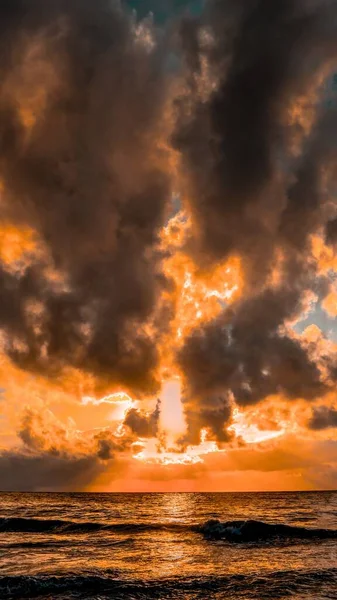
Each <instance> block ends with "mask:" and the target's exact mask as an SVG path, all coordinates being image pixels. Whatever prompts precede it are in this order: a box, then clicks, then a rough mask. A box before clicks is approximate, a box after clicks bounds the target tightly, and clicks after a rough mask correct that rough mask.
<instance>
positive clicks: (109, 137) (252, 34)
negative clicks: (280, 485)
mask: <svg viewBox="0 0 337 600" xmlns="http://www.w3.org/2000/svg"><path fill="white" fill-rule="evenodd" d="M135 4H137V3H134V5H135ZM178 4H179V5H180V2H179V3H177V2H165V3H163V4H161V8H163V9H164V12H165V11H166V9H167V8H169V7H170V6H177V5H178ZM192 4H193V7H196V6H197V4H198V3H192ZM191 6H192V5H191ZM199 9H200V5H199V4H198V11H196V13H195V14H194V16H192V15H191V14H188V13H187V12H186V13H185V14H184V15H182V13H181V12H180V16H179V18H177V19H176V20H175V22H174V19H172V20H171V22H170V24H169V27H168V28H167V29H165V26H163V25H162V24H161V25H160V26H157V25H154V24H153V22H152V21H151V19H143V20H140V21H139V20H138V21H137V18H136V17H135V15H132V13H131V11H128V9H127V8H126V6H125V3H120V2H117V0H97V1H96V2H92V1H91V0H71V1H66V0H49V1H48V2H45V1H44V0H30V1H29V2H28V3H26V2H22V1H21V0H15V1H14V0H13V1H12V2H5V3H2V6H1V7H0V75H1V81H2V86H1V90H0V236H1V235H2V237H1V239H0V333H1V337H0V349H2V350H3V352H4V355H6V360H9V361H11V365H15V368H16V369H18V370H19V369H21V372H25V373H26V374H27V373H28V374H31V375H32V377H36V378H38V379H39V381H40V379H41V378H45V379H46V380H47V381H49V382H51V381H52V382H53V385H54V386H58V385H60V386H62V385H64V386H66V383H64V382H68V383H69V382H70V381H71V382H75V383H72V384H71V385H69V389H70V388H71V392H72V393H73V391H74V389H75V388H76V394H77V410H78V411H80V410H82V408H81V407H84V406H86V408H87V411H89V410H90V411H91V410H92V411H93V410H94V409H95V407H96V410H97V411H98V410H99V407H101V410H103V408H104V410H105V409H107V408H108V405H117V404H120V405H121V406H120V411H119V412H118V414H119V419H120V425H119V427H120V429H119V430H118V431H117V433H116V432H115V433H112V430H111V428H110V427H106V428H104V429H103V428H100V429H97V430H95V431H92V432H90V433H88V432H87V439H86V438H85V436H84V435H83V432H82V433H81V432H80V431H79V430H78V429H77V427H76V424H75V423H73V422H69V423H68V422H67V423H66V424H64V423H65V421H64V420H63V421H62V419H61V420H60V421H59V420H58V419H56V418H55V416H54V415H53V413H52V411H49V412H48V411H45V412H44V413H43V414H42V415H40V414H39V413H38V412H37V411H36V410H35V409H34V408H30V409H27V410H26V411H25V413H24V417H23V420H22V422H21V423H20V424H19V426H18V427H17V431H16V433H17V435H18V437H19V439H20V441H21V446H20V447H19V449H17V448H16V449H13V450H3V451H2V453H1V455H0V477H1V473H3V474H4V478H5V480H6V481H8V482H9V483H8V485H9V487H10V485H13V486H14V487H15V486H16V485H17V486H19V487H20V486H21V483H20V478H22V480H23V483H22V486H24V485H27V478H25V476H24V470H25V466H24V465H28V466H27V472H29V473H30V472H31V471H32V475H31V477H32V489H37V488H39V487H40V486H41V485H42V483H43V481H46V482H47V483H46V485H47V484H48V485H47V487H48V486H49V481H51V479H52V475H50V477H49V475H48V474H47V473H49V472H50V473H51V474H53V477H54V478H55V482H56V483H55V487H60V488H61V487H62V486H63V485H64V487H65V488H67V489H68V488H69V486H71V485H72V484H71V472H73V473H74V482H75V483H74V487H76V485H79V486H85V485H86V482H87V481H90V480H92V479H95V478H96V477H99V476H100V475H101V474H102V473H104V472H110V469H111V470H112V472H113V471H114V468H115V467H114V465H116V469H117V471H118V469H119V466H118V465H119V457H120V456H123V455H124V453H125V452H129V450H130V448H131V447H132V444H135V443H137V441H138V442H139V439H138V438H149V439H150V440H151V438H157V442H154V445H156V444H157V446H158V447H160V449H161V451H163V452H164V451H165V443H166V441H165V439H166V438H165V439H164V437H165V436H163V430H165V427H163V429H161V426H162V425H161V422H160V401H158V402H157V405H156V408H155V409H154V410H153V411H152V412H151V411H150V412H148V411H146V410H145V409H146V407H148V406H149V405H150V403H151V402H153V399H154V398H156V397H157V396H158V395H159V393H160V388H161V386H162V383H163V381H164V382H165V381H167V380H170V378H180V380H181V381H182V387H183V405H184V411H185V420H186V431H185V433H183V434H179V435H180V439H179V442H180V445H179V447H176V446H175V447H174V448H173V451H174V452H175V451H177V452H179V450H181V447H184V449H185V450H186V448H187V447H188V446H191V445H196V444H198V443H199V442H200V440H201V439H202V438H203V437H204V436H205V435H206V436H207V440H206V443H210V444H213V446H212V448H214V447H215V448H217V445H218V446H219V447H220V446H222V445H224V444H226V446H227V447H230V445H231V444H232V443H233V444H235V443H243V441H242V439H243V438H240V436H239V434H236V430H235V427H234V426H233V409H239V410H240V411H242V412H245V411H246V412H248V411H249V410H252V409H253V408H254V406H256V405H259V408H260V406H261V411H263V406H265V405H266V403H267V402H268V401H270V399H271V398H273V402H275V403H276V404H277V403H278V402H281V401H282V402H283V401H284V402H288V403H289V405H291V406H292V405H293V404H295V403H296V402H297V401H298V402H299V403H301V402H303V403H304V404H305V403H313V402H314V401H315V400H318V399H319V401H320V406H317V405H316V406H315V407H314V408H313V409H312V417H311V419H310V421H309V424H308V423H306V424H307V425H308V428H309V430H311V431H314V430H317V431H318V430H324V429H327V428H328V427H334V426H335V418H336V417H335V412H336V411H335V409H334V408H328V407H326V406H325V405H324V396H325V395H326V394H327V392H329V391H330V390H331V389H333V388H334V386H335V381H336V372H337V369H336V352H335V350H336V348H335V347H334V346H333V344H332V343H330V342H328V341H327V340H325V339H323V334H321V333H320V332H319V333H317V332H316V333H317V335H316V333H315V335H313V332H312V331H311V334H312V335H311V337H310V335H309V334H308V330H307V331H306V332H304V333H300V328H299V326H298V325H299V322H300V321H301V320H303V316H304V315H307V314H309V313H310V311H312V310H313V309H312V305H313V304H314V303H318V304H321V308H322V309H323V310H325V311H326V312H327V313H328V314H329V315H330V316H331V317H332V316H335V313H336V310H335V304H336V303H335V300H336V294H335V286H334V282H333V280H334V275H333V271H334V270H335V269H336V264H335V251H336V248H337V245H336V238H337V226H336V223H337V217H336V214H337V211H336V204H335V197H334V196H335V190H336V175H337V171H336V167H335V164H336V158H337V142H336V140H337V135H336V133H337V111H335V110H333V109H331V107H329V105H328V103H326V102H325V93H326V92H325V87H324V86H325V83H326V81H327V80H328V79H329V77H330V75H331V73H332V72H333V71H334V70H335V69H336V65H337V43H336V39H337V9H336V4H335V2H333V1H332V0H312V1H311V2H308V1H307V0H273V1H271V0H252V1H246V0H208V1H207V2H205V6H204V10H203V11H200V10H199ZM8 48H10V51H8ZM313 299H315V302H314V301H313ZM0 359H1V356H0ZM13 368H14V367H13ZM71 378H73V379H71ZM22 381H23V380H22ZM0 383H1V387H2V385H3V384H2V382H0ZM4 387H6V386H5V384H4ZM42 389H43V386H42ZM68 391H69V390H68ZM136 398H137V400H140V401H143V405H142V404H141V402H140V404H139V405H138V404H137V405H136V406H137V408H136V407H135V405H134V404H133V399H136ZM281 399H282V400H281ZM68 400H69V399H68ZM175 400H176V399H175ZM25 401H26V400H25ZM24 403H25V402H24ZM124 403H125V410H124V415H122V412H123V404H124ZM259 403H260V404H259ZM173 404H174V403H173ZM115 408H116V407H115ZM111 410H112V409H110V413H109V415H108V412H107V411H106V419H108V418H110V420H112V419H113V417H112V416H111V415H112V412H111ZM256 410H257V409H256ZM307 410H309V409H307ZM87 414H91V413H89V412H88V413H87ZM104 414H105V413H104ZM116 414H117V413H116V411H115V415H116ZM62 418H63V417H62ZM306 418H307V417H306ZM262 420H263V418H262V417H261V422H262ZM302 425H303V423H301V426H302ZM308 428H307V429H308ZM307 429H306V431H307ZM205 430H206V434H205ZM168 433H169V434H170V432H168ZM235 435H237V437H238V438H240V439H239V441H237V442H235V441H234V438H235ZM169 438H170V435H168V436H167V439H169ZM147 442H148V440H147ZM147 442H145V443H144V444H143V447H144V448H146V443H147ZM151 443H152V442H151ZM175 443H176V440H173V439H170V441H169V442H167V444H171V445H172V446H174V445H175ZM171 450H172V448H171ZM285 462H286V464H287V465H288V462H287V461H285ZM300 462H301V461H300ZM262 463H263V460H261V464H262ZM290 463H291V460H290V462H289V464H290ZM46 465H49V471H48V468H47V466H46ZM62 465H63V467H62ZM62 468H63V469H64V474H65V475H64V477H65V479H64V480H63V481H62ZM1 469H2V471H1ZM268 469H269V462H268ZM262 470H263V469H262ZM11 472H12V474H11ZM16 473H17V475H16ZM86 473H87V474H86ZM34 477H35V479H34ZM16 482H17V483H16ZM76 482H77V483H76ZM6 485H7V484H6ZM15 489H16V487H15ZM20 489H21V488H20ZM22 489H23V488H22Z"/></svg>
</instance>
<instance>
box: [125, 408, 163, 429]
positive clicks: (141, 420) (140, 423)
mask: <svg viewBox="0 0 337 600" xmlns="http://www.w3.org/2000/svg"><path fill="white" fill-rule="evenodd" d="M159 418H160V400H157V404H156V408H155V409H154V411H153V412H152V413H145V412H144V411H140V410H138V409H136V408H130V410H128V411H127V413H126V415H125V419H124V425H126V426H127V427H129V429H130V430H131V431H132V433H134V434H135V435H137V436H138V437H141V438H151V437H156V436H157V434H158V432H159Z"/></svg>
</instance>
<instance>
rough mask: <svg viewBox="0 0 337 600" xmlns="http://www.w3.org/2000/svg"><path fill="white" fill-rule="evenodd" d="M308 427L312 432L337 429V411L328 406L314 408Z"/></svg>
mask: <svg viewBox="0 0 337 600" xmlns="http://www.w3.org/2000/svg"><path fill="white" fill-rule="evenodd" d="M308 427H309V429H313V430H314V431H320V430H322V429H329V428H330V427H337V410H336V409H335V408H329V407H328V406H315V407H314V408H313V410H312V415H311V418H310V420H309V423H308Z"/></svg>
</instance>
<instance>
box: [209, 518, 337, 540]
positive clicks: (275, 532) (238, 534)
mask: <svg viewBox="0 0 337 600" xmlns="http://www.w3.org/2000/svg"><path fill="white" fill-rule="evenodd" d="M197 529H198V531H199V532H200V533H202V534H203V535H204V536H205V538H207V539H212V540H220V539H221V540H223V539H224V540H227V541H229V542H258V541H266V540H273V539H275V538H278V539H280V538H281V539H301V540H313V539H320V540H322V539H335V538H336V539H337V530H335V529H314V528H312V527H298V526H294V525H284V524H283V523H266V522H264V521H254V520H247V521H242V520H241V521H225V522H221V521H219V520H218V519H211V520H209V521H206V523H204V525H201V526H200V527H199V528H197Z"/></svg>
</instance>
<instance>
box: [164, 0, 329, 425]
mask: <svg viewBox="0 0 337 600" xmlns="http://www.w3.org/2000/svg"><path fill="white" fill-rule="evenodd" d="M207 36H208V37H207ZM336 39H337V8H336V4H335V3H333V2H330V1H327V2H316V1H313V2H306V1H304V0H276V1H273V2H270V1H269V0H252V1H247V2H244V1H235V2H234V1H232V0H226V1H221V2H220V1H216V0H214V1H211V2H209V3H208V11H206V13H205V14H204V15H203V16H202V17H201V18H200V19H194V20H193V19H189V20H185V22H184V24H183V27H182V29H181V45H182V48H183V52H184V56H185V68H186V82H187V89H188V90H189V92H187V93H185V94H183V95H182V97H181V98H180V99H179V102H178V114H179V118H178V125H177V128H176V133H175V136H174V140H173V143H174V145H175V147H176V148H177V149H178V150H179V151H180V155H181V162H182V175H183V179H184V184H185V186H186V193H187V197H188V204H189V206H190V208H191V210H192V213H193V218H194V222H195V224H196V226H197V227H196V230H195V233H194V241H193V242H191V244H190V251H191V252H192V254H193V255H194V256H195V257H196V260H204V261H205V260H210V261H217V260H219V259H225V258H226V257H228V256H230V255H239V256H240V257H241V258H242V264H243V269H244V275H245V286H244V289H243V294H242V298H241V299H240V300H239V301H238V302H236V303H235V304H234V305H232V307H231V308H230V309H225V310H224V312H223V314H222V315H221V316H220V318H218V319H217V320H215V321H214V322H211V323H209V324H206V325H205V326H202V325H201V326H200V327H199V328H198V329H196V330H195V331H194V332H192V334H191V335H190V336H189V338H188V339H187V340H186V342H185V344H184V346H183V348H182V349H181V350H180V352H179V355H178V360H179V363H180V365H181V368H182V371H183V372H184V373H185V375H186V398H185V406H186V416H187V420H188V421H189V422H190V429H191V428H192V429H193V428H195V427H196V426H198V427H201V426H207V419H204V418H202V412H203V403H204V402H205V399H206V398H214V399H215V400H214V404H213V407H214V410H216V407H217V405H218V400H216V398H218V397H219V396H220V397H221V396H222V395H224V396H225V397H226V395H227V394H228V393H229V392H232V393H233V396H234V398H235V400H236V402H237V403H238V404H239V405H241V406H245V405H249V404H253V403H257V402H259V401H261V400H263V399H265V398H267V397H268V396H270V395H271V394H282V395H284V396H285V397H288V398H289V399H296V398H305V399H308V400H312V399H314V398H316V397H318V396H320V395H321V394H323V393H324V391H325V390H326V388H327V384H326V383H325V382H323V381H322V375H321V372H320V368H319V365H318V364H316V363H315V362H314V360H313V358H312V357H311V356H309V353H308V348H306V347H304V345H303V344H302V343H301V342H300V341H299V340H298V339H296V338H295V336H293V335H289V334H287V332H286V330H285V329H284V328H283V326H284V324H285V323H286V322H287V321H289V320H294V319H296V318H298V316H299V315H300V314H301V310H303V306H302V303H303V302H304V300H305V298H306V295H307V293H308V292H309V291H310V290H311V291H315V292H317V288H318V287H319V286H320V285H323V283H320V282H318V281H317V279H316V272H315V264H314V261H312V260H311V256H310V236H311V235H312V234H313V233H316V232H318V231H319V229H320V227H322V225H324V223H325V219H326V214H325V213H326V211H324V203H325V202H326V200H327V198H328V196H329V192H330V190H331V189H333V186H334V184H335V182H336V172H335V168H334V164H335V160H336V157H337V152H336V149H337V147H336V133H337V117H336V113H335V112H334V111H330V112H329V111H328V109H327V107H326V106H324V103H323V100H322V98H321V99H319V100H317V98H316V96H315V93H316V91H317V86H318V83H317V81H318V77H319V76H321V75H322V73H323V72H324V73H325V74H326V73H327V72H328V71H329V70H331V69H332V68H333V64H336V62H337V43H336ZM205 62H206V64H208V72H209V73H210V79H211V80H212V81H213V83H212V86H211V89H210V91H209V93H208V95H207V94H206V96H205V93H204V92H202V91H201V92H200V78H201V79H202V78H204V80H205V78H206V80H207V75H205V67H204V65H205ZM214 81H215V82H216V84H215V85H214ZM206 83H207V82H206ZM204 85H205V81H204ZM303 98H306V104H305V103H304V104H303ZM301 99H302V104H301ZM294 106H296V111H295V114H296V112H297V114H298V112H299V113H301V112H302V120H301V118H294ZM305 106H307V107H309V110H307V109H306V108H305ZM303 107H304V108H303ZM306 110H307V112H306ZM310 119H311V120H312V125H308V122H309V123H310ZM305 123H307V125H305ZM306 128H307V129H306ZM280 256H281V257H282V261H281V263H280V262H279V263H278V262H277V260H279V258H280ZM272 273H274V274H276V275H277V283H276V282H275V281H272V278H271V274H272ZM219 420H220V421H222V423H223V425H224V426H226V423H228V422H229V417H228V415H227V414H226V415H225V416H223V417H222V418H219ZM196 423H197V425H196Z"/></svg>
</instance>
